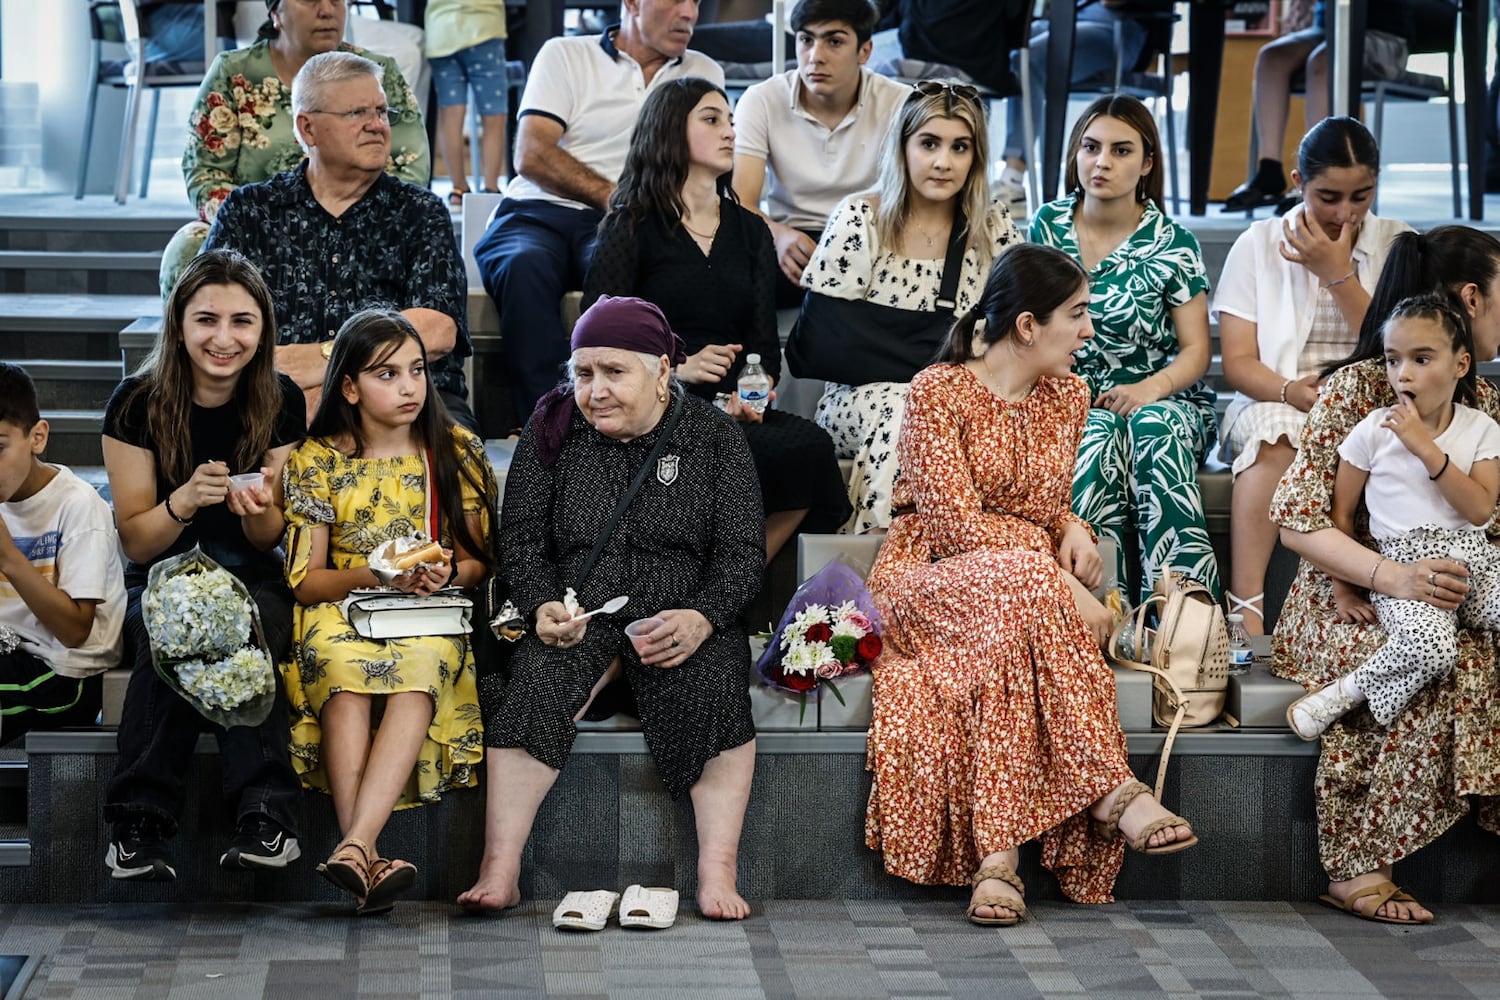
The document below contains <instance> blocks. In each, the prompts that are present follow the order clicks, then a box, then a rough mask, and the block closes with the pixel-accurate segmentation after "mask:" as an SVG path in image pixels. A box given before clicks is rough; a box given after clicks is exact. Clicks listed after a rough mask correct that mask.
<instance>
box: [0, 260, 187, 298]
mask: <svg viewBox="0 0 1500 1000" xmlns="http://www.w3.org/2000/svg"><path fill="white" fill-rule="evenodd" d="M160 266H161V253H160V252H159V251H149V250H139V251H117V252H112V253H84V252H79V251H59V250H0V292H5V293H7V294H21V293H31V294H38V295H59V294H61V295H150V294H152V293H154V292H156V291H157V271H158V269H159V268H160Z"/></svg>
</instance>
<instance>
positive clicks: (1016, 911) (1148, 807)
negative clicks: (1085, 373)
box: [865, 244, 1197, 925]
mask: <svg viewBox="0 0 1500 1000" xmlns="http://www.w3.org/2000/svg"><path fill="white" fill-rule="evenodd" d="M1093 335H1094V332H1093V324H1092V321H1091V319H1090V315H1089V284H1088V278H1087V276H1086V275H1085V274H1084V272H1083V269H1082V268H1080V267H1079V266H1078V264H1077V263H1075V262H1074V261H1073V260H1072V258H1070V257H1069V256H1068V255H1067V254H1065V253H1063V252H1061V251H1059V250H1054V249H1052V248H1050V247H1044V246H1037V245H1034V244H1023V245H1021V246H1017V247H1014V248H1012V249H1010V250H1007V251H1006V252H1005V253H1004V254H1003V255H1001V256H1000V258H999V259H998V260H997V261H996V262H995V265H994V267H993V268H992V270H991V271H990V275H989V279H988V281H987V282H986V284H985V287H984V291H983V292H982V294H981V295H980V296H979V301H978V303H977V304H976V305H975V306H974V307H973V308H971V309H969V310H967V311H966V312H965V313H964V314H963V316H962V317H961V318H960V319H959V321H958V322H957V323H955V324H954V326H953V329H952V331H951V332H950V333H949V336H948V340H947V342H946V343H945V344H944V346H943V349H942V353H941V355H940V358H939V362H940V363H938V364H935V365H933V366H932V367H930V368H926V369H924V370H923V371H921V372H919V373H918V374H917V376H916V377H915V378H914V379H912V382H911V391H910V393H909V395H908V397H907V402H906V418H905V421H904V422H903V424H902V427H901V438H900V444H899V446H898V455H899V459H900V463H901V476H900V478H899V479H898V480H897V482H896V491H895V504H896V507H895V517H894V519H893V520H892V522H891V528H890V532H889V533H888V534H887V536H886V540H885V543H884V544H883V545H882V546H881V549H880V556H879V558H878V559H877V560H876V563H875V567H874V569H873V570H872V571H871V574H870V579H869V587H870V593H871V594H872V595H874V598H875V603H876V606H877V608H878V610H879V611H880V615H881V619H882V621H884V622H885V636H884V641H885V647H884V651H883V652H882V654H881V657H880V660H879V662H878V663H877V665H876V667H875V702H874V718H873V721H872V724H871V726H870V736H869V764H870V769H871V770H872V771H874V772H875V781H874V785H873V787H872V789H871V792H870V803H869V811H868V816H867V819H866V824H865V829H866V830H867V831H868V833H867V834H866V838H865V843H866V844H867V845H868V846H869V847H870V848H872V849H874V850H878V851H880V852H882V853H883V854H884V857H885V868H886V871H888V872H890V873H891V874H893V875H897V876H900V877H901V878H904V879H908V880H909V881H912V882H917V883H921V884H924V885H930V884H943V885H968V886H971V887H972V888H973V895H972V896H971V898H970V900H969V905H968V910H967V916H968V919H969V920H970V921H972V922H973V923H976V924H986V925H996V924H1000V925H1003V924H1014V923H1016V922H1018V921H1019V920H1021V919H1022V918H1023V917H1024V916H1025V914H1026V903H1025V901H1024V898H1023V896H1024V892H1025V890H1024V887H1023V885H1022V883H1021V879H1020V878H1019V877H1018V876H1017V875H1016V863H1017V853H1016V852H1017V848H1018V847H1019V846H1020V845H1021V844H1023V843H1025V842H1026V841H1028V840H1032V839H1040V840H1041V841H1042V852H1041V855H1042V863H1043V864H1044V865H1047V866H1048V867H1049V868H1052V870H1053V871H1054V873H1055V874H1056V875H1057V878H1058V882H1059V884H1060V885H1061V887H1062V890H1063V892H1064V893H1065V894H1066V895H1067V896H1068V898H1070V899H1072V900H1075V901H1077V902H1081V903H1106V902H1110V901H1112V899H1113V896H1112V892H1113V888H1114V882H1115V876H1116V875H1118V874H1119V871H1120V865H1121V862H1122V860H1123V858H1124V853H1125V847H1126V845H1127V842H1128V844H1129V846H1130V847H1132V848H1133V849H1135V850H1137V851H1140V852H1142V853H1145V854H1170V853H1174V852H1176V851H1180V850H1183V849H1184V848H1187V847H1191V846H1192V845H1193V844H1195V843H1197V837H1196V836H1195V835H1194V834H1193V830H1192V827H1191V826H1190V825H1189V824H1188V823H1187V821H1186V820H1184V819H1182V818H1181V817H1179V816H1174V815H1172V814H1171V813H1169V812H1168V811H1167V810H1166V809H1164V808H1162V806H1161V804H1160V803H1158V802H1157V801H1156V800H1155V799H1154V798H1152V796H1151V794H1150V790H1149V789H1147V788H1146V786H1145V785H1143V784H1141V783H1140V782H1138V781H1136V780H1135V778H1134V777H1133V776H1132V774H1131V771H1130V765H1129V762H1128V761H1127V760H1126V756H1125V734H1124V733H1123V732H1122V731H1121V729H1120V720H1119V716H1118V714H1117V711H1116V707H1115V693H1114V682H1113V680H1112V678H1111V675H1110V672H1109V668H1108V667H1107V666H1106V665H1105V662H1104V657H1103V654H1102V653H1101V652H1100V646H1101V645H1102V644H1103V643H1104V642H1105V641H1107V640H1108V637H1109V631H1110V625H1111V621H1112V619H1111V615H1110V613H1109V611H1108V610H1106V609H1105V608H1104V607H1103V606H1102V605H1101V604H1100V603H1099V602H1098V601H1097V600H1096V599H1095V598H1094V597H1093V595H1092V594H1090V593H1089V588H1090V587H1094V586H1097V585H1098V584H1099V582H1100V580H1101V579H1102V577H1103V569H1104V568H1103V564H1102V562H1101V561H1100V558H1099V550H1098V548H1097V547H1096V546H1095V544H1094V536H1093V533H1092V532H1091V531H1090V530H1089V526H1088V525H1087V524H1085V523H1084V522H1083V521H1082V520H1081V519H1080V518H1079V517H1077V516H1076V515H1075V514H1073V513H1072V512H1071V510H1070V504H1069V499H1070V492H1071V488H1072V482H1073V461H1074V457H1075V456H1076V455H1077V453H1078V447H1079V442H1080V441H1081V440H1082V437H1083V433H1084V424H1085V422H1086V421H1087V419H1088V413H1089V404H1090V402H1091V392H1090V389H1089V387H1088V385H1087V384H1086V383H1085V382H1084V380H1083V379H1081V378H1079V377H1078V376H1076V375H1074V374H1072V372H1071V369H1072V365H1073V355H1074V354H1075V353H1076V352H1077V351H1079V350H1080V349H1081V348H1083V347H1084V346H1085V345H1087V344H1088V342H1089V340H1090V339H1091V338H1092V337H1093Z"/></svg>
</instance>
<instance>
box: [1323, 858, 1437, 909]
mask: <svg viewBox="0 0 1500 1000" xmlns="http://www.w3.org/2000/svg"><path fill="white" fill-rule="evenodd" d="M1390 880H1391V869H1390V866H1386V867H1384V868H1377V869H1375V870H1374V871H1372V872H1366V873H1365V874H1363V875H1356V876H1354V877H1353V878H1351V879H1345V880H1344V881H1342V882H1335V881H1333V880H1331V879H1330V880H1329V882H1328V895H1330V896H1332V897H1333V898H1334V899H1336V900H1338V901H1339V902H1340V903H1343V902H1346V901H1347V900H1348V899H1349V897H1350V896H1352V895H1354V894H1355V893H1356V892H1358V891H1359V890H1361V889H1364V888H1367V887H1368V886H1372V885H1379V884H1380V883H1381V882H1389V881H1390ZM1373 902H1374V899H1373V898H1370V897H1367V898H1365V899H1361V900H1360V901H1359V902H1357V903H1355V904H1354V912H1356V913H1362V914H1364V915H1366V916H1376V915H1378V916H1382V917H1385V918H1387V919H1388V920H1416V921H1419V922H1421V923H1431V922H1432V918H1433V913H1432V911H1431V910H1429V909H1428V908H1427V907H1425V906H1423V905H1422V904H1421V903H1419V902H1417V901H1416V900H1410V901H1407V902H1397V901H1396V900H1394V899H1390V900H1387V901H1386V902H1385V903H1384V904H1382V905H1381V906H1379V907H1377V908H1376V909H1374V910H1373V911H1371V910H1370V909H1369V906H1370V904H1371V903H1373Z"/></svg>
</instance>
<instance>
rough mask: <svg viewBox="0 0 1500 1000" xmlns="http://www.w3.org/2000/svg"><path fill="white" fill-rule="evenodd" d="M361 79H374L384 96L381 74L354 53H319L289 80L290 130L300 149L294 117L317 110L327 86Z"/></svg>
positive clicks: (371, 63)
mask: <svg viewBox="0 0 1500 1000" xmlns="http://www.w3.org/2000/svg"><path fill="white" fill-rule="evenodd" d="M363 76H368V77H371V78H373V79H374V80H375V82H376V83H377V84H380V92H381V93H382V94H384V93H385V85H384V84H383V83H382V82H381V78H382V76H384V71H382V70H381V68H380V66H379V65H378V64H376V63H373V62H371V61H370V60H368V59H366V58H365V57H364V56H359V55H355V54H354V53H353V52H321V53H319V54H318V55H315V56H313V57H312V58H311V59H309V60H308V61H307V62H306V63H304V64H303V65H302V68H301V69H300V70H298V71H297V75H296V76H295V77H293V78H292V122H293V125H292V127H293V129H294V131H295V132H296V135H297V142H299V143H301V145H302V148H303V149H306V148H307V141H306V140H305V139H303V138H302V130H301V129H300V128H298V127H297V126H296V120H297V116H298V115H300V114H302V113H303V112H305V111H317V110H320V108H319V105H320V104H322V103H323V94H324V93H325V92H326V91H327V89H328V88H329V87H330V86H332V85H334V84H336V83H344V82H346V81H348V80H358V79H359V78H360V77H363ZM387 99H389V98H387Z"/></svg>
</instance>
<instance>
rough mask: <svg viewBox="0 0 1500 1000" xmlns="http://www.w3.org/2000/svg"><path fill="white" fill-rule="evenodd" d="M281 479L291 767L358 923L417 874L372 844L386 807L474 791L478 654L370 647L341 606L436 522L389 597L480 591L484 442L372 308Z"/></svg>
mask: <svg viewBox="0 0 1500 1000" xmlns="http://www.w3.org/2000/svg"><path fill="white" fill-rule="evenodd" d="M285 479H286V483H285V493H286V508H287V515H286V518H287V529H288V533H287V545H286V552H287V555H286V566H287V581H288V583H290V584H291V586H292V593H293V595H294V596H295V597H296V599H297V608H296V614H295V615H294V618H293V637H294V645H293V649H292V663H291V664H289V665H287V666H286V668H285V671H284V672H285V679H286V688H287V699H288V701H290V702H291V706H292V716H293V723H292V756H293V763H294V765H295V766H296V768H297V770H298V772H299V773H300V774H301V776H302V782H303V784H304V785H306V786H307V787H309V788H314V789H317V790H319V791H326V792H330V793H331V794H332V795H333V803H334V809H335V811H336V812H337V814H338V821H339V829H340V830H341V831H342V833H343V839H342V840H341V841H340V843H339V845H338V847H337V848H336V849H335V850H334V852H333V854H332V855H331V856H330V857H329V859H328V860H327V861H326V862H325V863H324V864H323V865H322V866H320V867H319V871H320V872H322V873H323V874H324V875H325V876H327V878H328V879H329V880H330V881H332V882H334V883H335V884H337V885H339V886H340V887H342V888H344V889H347V890H348V891H349V892H350V893H351V894H353V895H354V897H355V899H356V902H357V903H358V905H359V910H360V912H361V913H370V912H381V911H383V910H388V909H390V908H391V906H393V905H394V903H395V899H396V897H397V896H399V895H400V894H401V892H403V891H404V890H405V889H407V888H409V887H410V886H411V885H412V884H413V883H414V882H415V880H416V869H415V868H414V867H413V866H411V865H410V864H408V863H406V862H404V861H399V860H388V859H385V858H382V857H381V856H380V854H379V851H378V849H377V847H376V838H377V837H378V836H379V834H380V832H381V830H382V829H384V827H385V824H386V821H387V820H388V819H389V818H390V814H391V810H392V809H401V808H406V807H409V806H416V805H421V804H422V803H424V802H435V801H437V799H438V798H439V797H440V796H441V795H442V793H444V792H445V791H448V790H450V789H453V788H465V787H469V786H472V785H473V784H474V783H475V780H476V776H475V765H477V764H478V763H479V761H480V759H481V757H482V755H483V752H484V751H483V728H482V726H481V723H480V717H479V704H478V693H477V690H476V685H475V677H474V654H473V650H472V649H471V648H470V644H469V640H468V637H467V636H416V637H411V638H400V639H387V640H370V639H364V638H362V637H361V636H359V635H358V634H357V633H356V632H354V630H353V629H352V628H351V627H350V625H349V622H348V620H347V619H346V618H345V616H344V610H343V608H342V602H343V601H344V599H345V598H346V597H348V596H349V592H350V591H351V590H353V589H355V588H360V587H375V586H379V585H380V581H379V580H378V579H377V578H376V577H375V575H374V572H373V571H372V570H371V569H370V567H369V555H370V552H371V550H373V549H374V548H375V547H376V546H377V545H380V544H382V543H383V542H386V541H389V540H391V539H396V538H405V537H409V536H410V535H412V534H413V533H414V532H417V531H425V532H427V533H428V534H432V532H431V531H430V529H429V528H428V525H429V524H430V523H431V518H432V516H433V515H434V513H436V515H437V520H438V524H439V528H438V531H437V533H436V539H437V540H438V541H439V542H440V543H441V544H442V546H443V549H444V554H445V558H444V561H443V562H441V563H440V564H438V565H436V566H429V565H427V564H425V563H424V564H423V565H422V566H419V567H417V568H416V569H413V570H410V571H408V572H406V573H403V574H402V575H400V576H398V577H396V578H395V580H394V581H392V583H391V586H394V587H396V588H397V589H399V590H403V591H407V592H410V593H417V594H428V593H432V592H433V591H435V590H437V589H439V588H441V587H444V586H457V587H463V588H466V589H467V588H473V587H476V586H478V585H479V583H480V582H481V580H483V578H484V577H485V575H486V574H487V573H488V572H489V564H490V559H489V556H488V551H489V547H488V544H487V543H486V541H485V539H486V538H487V537H488V532H489V529H490V526H491V521H492V516H491V515H492V512H493V509H494V504H495V496H496V492H495V487H494V480H493V477H492V475H491V473H490V470H489V463H488V462H487V461H486V460H485V457H484V446H483V444H482V443H481V442H480V441H479V439H478V438H476V437H474V436H473V435H471V434H469V433H468V432H467V431H465V430H462V429H461V428H457V427H456V426H455V425H454V424H453V421H452V419H451V418H450V417H449V416H448V415H447V413H446V411H444V409H443V405H442V401H441V399H440V398H438V396H437V394H436V393H435V392H434V391H433V390H432V387H431V383H430V379H429V377H428V375H427V371H426V354H425V352H424V350H423V347H422V341H421V338H420V337H418V335H417V332H416V330H415V329H414V328H413V327H412V326H411V324H410V323H409V322H407V321H406V319H405V318H404V317H402V316H401V314H400V313H396V312H383V311H378V310H366V311H365V312H361V313H356V314H355V315H353V316H351V317H350V318H349V320H348V322H346V323H345V324H344V326H343V328H342V329H341V330H340V331H339V334H338V336H337V337H336V338H335V340H334V348H333V357H332V358H331V359H330V361H329V365H328V376H327V378H326V379H325V381H324V383H323V396H322V400H321V402H320V404H319V406H318V412H317V415H316V416H314V418H313V421H312V426H311V427H310V428H309V437H308V440H307V441H305V442H304V443H303V444H302V445H301V446H300V447H299V448H298V449H297V450H296V451H294V452H293V453H292V456H291V458H290V459H289V460H288V462H287V468H286V477H285ZM429 481H430V482H431V484H432V486H431V489H432V493H433V494H435V496H436V508H437V510H436V512H434V511H433V510H432V509H431V507H432V505H431V504H430V503H429V500H428V496H429ZM377 698H379V699H381V700H383V702H384V705H383V711H382V712H381V713H380V715H379V723H378V728H377V727H376V723H375V721H374V719H375V714H374V713H375V705H374V702H375V701H376V699H377ZM372 732H373V737H372Z"/></svg>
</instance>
